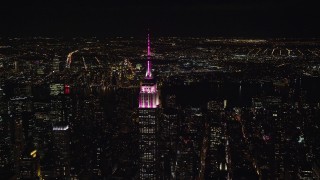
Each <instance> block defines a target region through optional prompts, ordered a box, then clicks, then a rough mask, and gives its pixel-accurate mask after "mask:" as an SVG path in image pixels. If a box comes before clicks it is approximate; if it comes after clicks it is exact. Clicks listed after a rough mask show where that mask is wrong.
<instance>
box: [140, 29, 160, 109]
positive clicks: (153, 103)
mask: <svg viewBox="0 0 320 180" xmlns="http://www.w3.org/2000/svg"><path fill="white" fill-rule="evenodd" d="M159 104H160V102H159V92H158V90H157V83H156V81H155V80H154V78H153V76H152V62H151V50H150V37H149V34H148V53H147V70H146V75H145V78H144V81H143V82H142V84H141V86H140V94H139V108H157V107H158V106H159Z"/></svg>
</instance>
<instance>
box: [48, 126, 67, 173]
mask: <svg viewBox="0 0 320 180" xmlns="http://www.w3.org/2000/svg"><path fill="white" fill-rule="evenodd" d="M52 130H53V137H54V154H55V155H56V157H55V176H56V177H59V178H68V177H70V147H69V146H70V139H69V136H70V132H69V126H68V125H65V124H64V123H63V124H62V123H61V125H55V126H53V128H52Z"/></svg>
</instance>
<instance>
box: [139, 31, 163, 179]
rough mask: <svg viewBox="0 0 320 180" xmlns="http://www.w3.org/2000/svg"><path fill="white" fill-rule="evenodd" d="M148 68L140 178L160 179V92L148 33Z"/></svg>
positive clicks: (143, 90) (141, 124) (143, 85)
mask: <svg viewBox="0 0 320 180" xmlns="http://www.w3.org/2000/svg"><path fill="white" fill-rule="evenodd" d="M147 42H148V53H147V70H146V75H145V77H144V80H143V82H142V83H141V86H140V94H139V131H140V139H139V150H140V168H139V179H150V180H151V179H158V178H157V177H158V173H157V169H158V168H157V164H158V163H157V162H158V158H157V156H158V152H157V149H158V140H157V139H158V137H157V136H158V119H157V110H158V107H159V103H160V102H159V92H158V90H157V83H156V80H155V79H154V77H153V75H152V61H151V51H150V37H149V34H148V41H147Z"/></svg>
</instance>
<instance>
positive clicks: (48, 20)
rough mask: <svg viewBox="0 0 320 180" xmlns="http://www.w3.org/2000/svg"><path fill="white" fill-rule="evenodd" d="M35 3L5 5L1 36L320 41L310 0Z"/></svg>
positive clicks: (37, 0) (0, 13)
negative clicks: (184, 37) (167, 37)
mask: <svg viewBox="0 0 320 180" xmlns="http://www.w3.org/2000/svg"><path fill="white" fill-rule="evenodd" d="M65 1H67V2H63V1H62V0H61V1H60V0H55V1H53V0H52V1H49V0H34V1H10V2H7V3H3V2H1V3H2V4H1V5H0V18H1V26H0V36H8V35H9V36H38V35H44V36H66V37H73V36H117V35H125V36H144V35H145V31H146V29H147V28H148V27H149V28H150V29H151V31H152V32H153V33H154V34H157V35H159V36H162V35H166V36H189V35H191V36H225V37H238V36H241V37H261V38H264V37H301V38H304V37H320V27H319V22H320V20H319V18H320V11H319V10H318V9H319V8H318V7H319V6H316V4H315V3H314V2H311V1H308V0H291V1H289V0H189V1H188V0H184V1H183V0H177V1H174V2H173V0H172V1H170V0H149V1H146V0H111V1H110V0H109V1H98V0H91V1H87V2H81V1H76V0H69V1H68V0H65Z"/></svg>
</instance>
